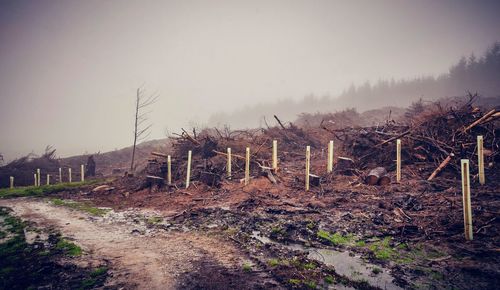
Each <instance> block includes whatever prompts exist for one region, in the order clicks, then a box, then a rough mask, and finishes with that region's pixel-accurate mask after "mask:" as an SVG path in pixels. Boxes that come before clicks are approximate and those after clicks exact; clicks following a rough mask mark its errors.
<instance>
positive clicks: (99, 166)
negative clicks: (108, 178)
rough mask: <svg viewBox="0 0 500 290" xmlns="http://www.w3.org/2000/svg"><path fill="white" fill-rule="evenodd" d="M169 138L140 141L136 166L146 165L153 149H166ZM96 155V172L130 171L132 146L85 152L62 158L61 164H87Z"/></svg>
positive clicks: (70, 165) (118, 172)
mask: <svg viewBox="0 0 500 290" xmlns="http://www.w3.org/2000/svg"><path fill="white" fill-rule="evenodd" d="M168 144H169V141H168V139H166V138H165V139H159V140H151V141H146V142H143V143H140V144H138V145H137V148H136V152H135V154H136V155H135V156H136V157H135V158H136V166H137V167H136V168H137V169H139V170H140V169H141V168H143V167H144V166H145V165H146V162H147V159H148V157H149V156H150V153H151V152H152V151H165V149H166V148H167V147H168ZM90 155H94V160H95V162H96V172H97V173H98V174H103V175H109V174H113V171H115V172H114V174H118V175H122V174H124V173H125V172H126V171H130V160H131V158H132V146H129V147H125V148H122V149H118V150H113V151H109V152H104V153H100V152H99V153H95V154H85V155H77V156H71V157H67V158H61V159H60V165H61V166H63V167H72V168H79V166H80V164H86V163H87V158H88V157H89V156H90Z"/></svg>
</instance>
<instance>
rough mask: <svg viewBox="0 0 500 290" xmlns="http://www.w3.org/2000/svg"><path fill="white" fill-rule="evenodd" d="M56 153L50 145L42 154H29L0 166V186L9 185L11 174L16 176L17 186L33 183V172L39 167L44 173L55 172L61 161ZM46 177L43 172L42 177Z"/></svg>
mask: <svg viewBox="0 0 500 290" xmlns="http://www.w3.org/2000/svg"><path fill="white" fill-rule="evenodd" d="M55 154H56V150H55V149H52V148H51V147H50V146H48V147H47V148H46V149H45V153H44V154H43V155H42V156H39V157H38V156H36V155H34V154H28V155H26V156H23V157H21V158H18V159H16V160H14V161H12V162H10V163H9V164H7V165H5V166H3V167H0V188H2V187H8V186H9V177H10V176H14V178H15V185H16V186H27V185H33V182H34V177H33V174H35V173H36V170H37V169H40V170H41V171H42V172H43V173H51V174H55V173H56V172H58V170H59V161H58V160H57V159H56V155H55ZM44 178H45V175H44V174H42V176H41V179H42V180H44ZM42 184H44V183H43V182H42Z"/></svg>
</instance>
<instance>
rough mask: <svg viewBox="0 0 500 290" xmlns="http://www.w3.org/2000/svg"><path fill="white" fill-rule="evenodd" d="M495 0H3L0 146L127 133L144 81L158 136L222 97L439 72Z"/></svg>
mask: <svg viewBox="0 0 500 290" xmlns="http://www.w3.org/2000/svg"><path fill="white" fill-rule="evenodd" d="M499 11H500V1H435V0H429V1H403V0H394V1H372V0H367V1H290V0H288V1H271V0H265V1H253V0H252V1H233V0H231V1H215V0H210V1H208V0H207V1H186V0H182V1H125V0H120V1H109V0H108V1H104V0H102V1H92V0H85V1H77V0H73V1H71V0H67V1H43V0H37V1H20V0H12V1H4V0H0V138H1V139H0V140H1V141H0V153H3V154H4V156H5V157H6V159H12V158H13V157H18V156H20V155H24V154H27V153H29V152H31V151H35V152H36V153H41V152H42V151H43V148H45V146H46V145H53V146H55V148H57V150H58V152H59V155H61V156H68V155H72V154H81V153H84V152H96V151H99V150H100V151H102V152H103V151H107V150H113V149H115V148H121V147H124V146H128V145H130V143H131V141H132V125H133V110H134V108H133V106H134V104H133V103H134V98H135V90H136V88H137V87H138V86H139V85H141V84H143V83H144V84H145V87H146V89H147V90H148V91H149V92H154V91H158V92H159V93H160V95H161V97H160V100H159V101H158V102H157V103H156V105H155V107H154V109H153V110H154V111H153V113H152V114H151V121H152V123H153V124H154V127H153V134H152V135H151V138H161V137H164V131H165V128H169V129H170V130H171V131H175V130H177V129H178V128H179V127H180V126H186V125H187V124H189V122H197V123H203V121H205V120H206V119H207V117H208V116H209V115H210V114H212V113H214V112H217V111H230V110H233V109H236V108H240V107H242V106H244V105H251V104H255V103H257V102H272V101H274V100H278V99H283V98H293V99H300V98H302V97H303V96H305V95H309V94H315V95H320V96H322V95H325V94H330V95H332V96H335V95H336V94H338V93H339V92H341V91H342V90H343V89H344V88H346V87H348V86H349V85H350V84H351V83H354V84H359V83H363V82H365V81H367V80H369V81H372V82H373V81H377V80H379V79H388V78H391V77H394V78H396V79H398V78H410V77H415V76H423V75H438V74H440V73H445V72H447V71H448V68H449V67H450V65H452V64H453V63H455V62H456V61H457V60H458V59H459V58H460V57H461V56H464V55H465V56H467V55H469V54H470V53H475V54H476V55H481V54H482V53H483V52H484V51H485V49H486V48H487V47H488V46H489V45H491V44H492V43H493V42H494V41H497V40H500V17H499V14H498V13H499Z"/></svg>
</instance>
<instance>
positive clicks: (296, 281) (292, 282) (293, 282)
mask: <svg viewBox="0 0 500 290" xmlns="http://www.w3.org/2000/svg"><path fill="white" fill-rule="evenodd" d="M301 283H302V280H300V279H288V284H290V285H295V286H296V285H300V284H301Z"/></svg>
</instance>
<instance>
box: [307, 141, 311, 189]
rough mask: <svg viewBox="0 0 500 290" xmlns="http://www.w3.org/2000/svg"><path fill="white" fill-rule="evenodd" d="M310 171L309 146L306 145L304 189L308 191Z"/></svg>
mask: <svg viewBox="0 0 500 290" xmlns="http://www.w3.org/2000/svg"><path fill="white" fill-rule="evenodd" d="M310 171H311V146H307V147H306V191H309V174H310Z"/></svg>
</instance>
